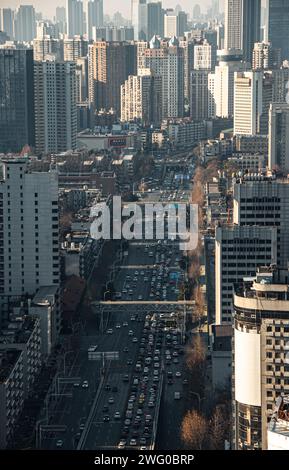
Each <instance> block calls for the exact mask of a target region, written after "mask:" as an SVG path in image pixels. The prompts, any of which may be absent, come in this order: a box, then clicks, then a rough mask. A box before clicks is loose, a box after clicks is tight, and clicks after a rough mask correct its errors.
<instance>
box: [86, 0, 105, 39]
mask: <svg viewBox="0 0 289 470" xmlns="http://www.w3.org/2000/svg"><path fill="white" fill-rule="evenodd" d="M86 20H87V35H88V39H89V40H90V39H93V28H100V27H101V26H103V0H88V2H87V12H86Z"/></svg>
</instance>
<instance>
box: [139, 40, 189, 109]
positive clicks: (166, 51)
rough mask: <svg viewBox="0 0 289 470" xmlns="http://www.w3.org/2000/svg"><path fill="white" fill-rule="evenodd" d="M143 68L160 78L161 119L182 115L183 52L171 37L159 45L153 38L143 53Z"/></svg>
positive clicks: (176, 41) (177, 42)
mask: <svg viewBox="0 0 289 470" xmlns="http://www.w3.org/2000/svg"><path fill="white" fill-rule="evenodd" d="M144 63H145V68H148V69H151V70H153V71H154V72H155V74H156V75H160V76H161V77H162V83H163V93H162V95H163V117H164V118H167V117H183V115H184V52H183V48H181V47H180V44H179V41H178V39H177V38H176V37H173V38H172V39H171V40H170V41H169V42H167V41H164V42H163V43H161V42H160V41H159V39H158V38H157V37H156V36H154V37H153V39H152V40H151V41H150V47H149V48H148V49H146V50H145V51H144Z"/></svg>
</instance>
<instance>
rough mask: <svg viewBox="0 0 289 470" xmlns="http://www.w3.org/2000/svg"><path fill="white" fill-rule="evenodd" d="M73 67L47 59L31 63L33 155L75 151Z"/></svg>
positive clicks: (75, 124)
mask: <svg viewBox="0 0 289 470" xmlns="http://www.w3.org/2000/svg"><path fill="white" fill-rule="evenodd" d="M75 68H76V65H75V63H74V62H58V61H55V60H47V61H43V62H35V65H34V88H35V141H36V152H37V153H44V154H46V153H58V152H65V151H67V150H73V149H75V148H76V134H77V108H76V77H75Z"/></svg>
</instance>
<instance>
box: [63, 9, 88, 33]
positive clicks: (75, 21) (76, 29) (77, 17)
mask: <svg viewBox="0 0 289 470" xmlns="http://www.w3.org/2000/svg"><path fill="white" fill-rule="evenodd" d="M66 28H67V35H68V37H70V38H71V37H73V36H76V35H82V34H84V32H85V31H84V13H83V3H82V0H66Z"/></svg>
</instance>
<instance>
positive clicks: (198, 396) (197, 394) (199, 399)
mask: <svg viewBox="0 0 289 470" xmlns="http://www.w3.org/2000/svg"><path fill="white" fill-rule="evenodd" d="M190 394H191V395H195V396H196V397H197V398H198V401H199V411H201V402H202V401H203V400H205V399H206V397H202V398H201V396H200V394H199V393H197V392H192V391H190Z"/></svg>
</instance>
